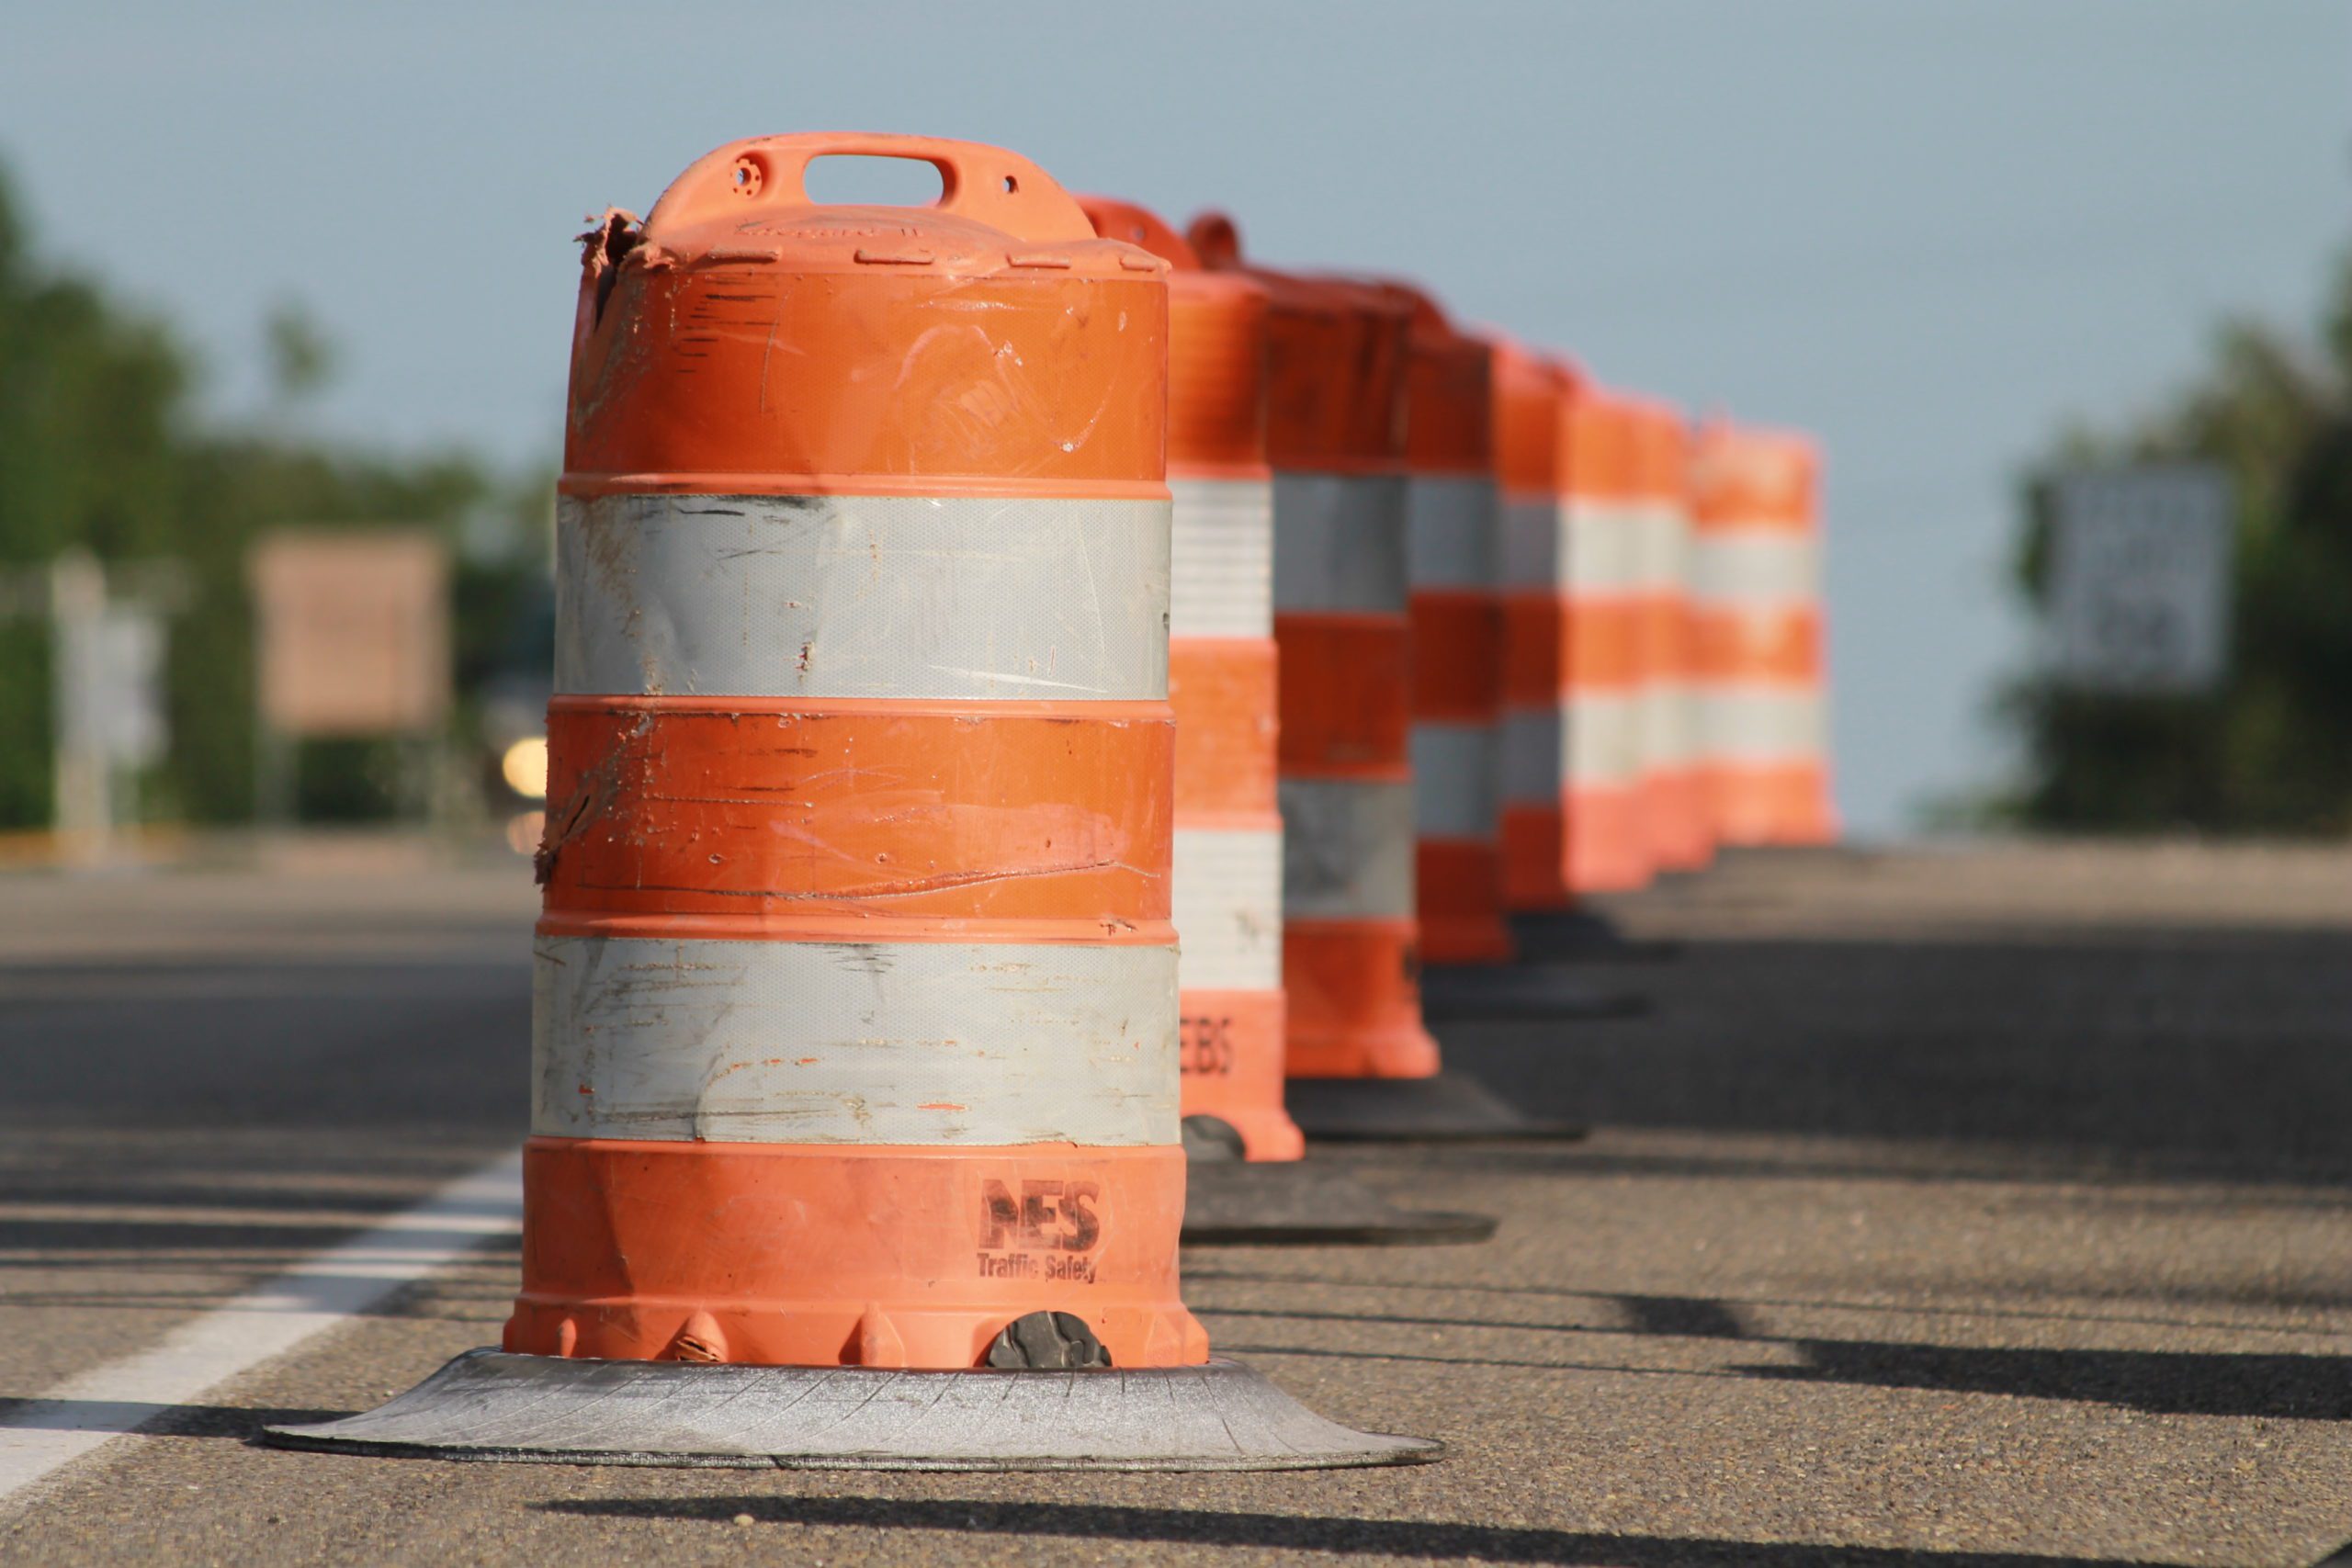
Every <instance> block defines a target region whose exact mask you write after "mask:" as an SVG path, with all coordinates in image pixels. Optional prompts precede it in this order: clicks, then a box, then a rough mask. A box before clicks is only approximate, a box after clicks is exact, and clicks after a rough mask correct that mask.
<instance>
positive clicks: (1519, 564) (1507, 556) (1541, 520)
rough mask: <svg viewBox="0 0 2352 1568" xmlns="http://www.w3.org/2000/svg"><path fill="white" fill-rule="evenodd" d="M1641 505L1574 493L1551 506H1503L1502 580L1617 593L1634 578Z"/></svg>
mask: <svg viewBox="0 0 2352 1568" xmlns="http://www.w3.org/2000/svg"><path fill="white" fill-rule="evenodd" d="M1641 527H1642V508H1640V507H1637V506H1628V505H1625V504H1623V503H1622V502H1613V501H1610V502H1594V501H1585V500H1582V499H1579V498H1577V497H1575V496H1570V497H1568V498H1566V500H1563V501H1560V502H1555V503H1554V504H1552V505H1548V506H1546V505H1537V504H1534V503H1532V502H1513V503H1512V504H1510V506H1507V507H1505V508H1504V509H1503V581H1504V582H1505V583H1506V584H1508V585H1510V586H1512V587H1520V588H1553V589H1556V590H1558V591H1559V592H1561V593H1562V594H1564V595H1566V594H1574V595H1577V596H1582V595H1585V594H1590V593H1615V592H1622V591H1623V590H1624V589H1625V588H1626V587H1628V586H1629V585H1631V584H1632V582H1633V581H1634V558H1635V554H1636V546H1635V542H1634V541H1635V536H1636V535H1637V534H1638V533H1639V532H1640V530H1641Z"/></svg>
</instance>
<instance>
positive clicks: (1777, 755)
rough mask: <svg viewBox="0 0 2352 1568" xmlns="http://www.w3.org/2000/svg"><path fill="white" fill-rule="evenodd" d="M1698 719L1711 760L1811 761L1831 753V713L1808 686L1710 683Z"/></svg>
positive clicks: (1706, 754)
mask: <svg viewBox="0 0 2352 1568" xmlns="http://www.w3.org/2000/svg"><path fill="white" fill-rule="evenodd" d="M1698 718H1699V726H1698V728H1699V746H1700V750H1701V753H1702V756H1703V757H1704V758H1705V759H1706V760H1707V761H1717V762H1748V763H1756V762H1812V761H1819V760H1820V759H1821V758H1822V757H1823V756H1825V755H1826V753H1827V750H1828V739H1829V736H1828V715H1827V713H1826V710H1825V706H1824V704H1823V703H1822V700H1821V694H1820V692H1818V691H1817V690H1815V688H1813V687H1810V686H1789V685H1719V686H1709V687H1706V688H1704V689H1702V691H1701V692H1700V694H1699V701H1698Z"/></svg>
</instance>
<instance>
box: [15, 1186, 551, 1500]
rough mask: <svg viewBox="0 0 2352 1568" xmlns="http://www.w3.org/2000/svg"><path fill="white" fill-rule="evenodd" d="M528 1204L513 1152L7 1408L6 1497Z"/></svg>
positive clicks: (419, 1272)
mask: <svg viewBox="0 0 2352 1568" xmlns="http://www.w3.org/2000/svg"><path fill="white" fill-rule="evenodd" d="M522 1209H523V1175H522V1156H520V1155H519V1154H516V1155H508V1156H504V1157H503V1158H501V1159H499V1160H497V1161H495V1162H494V1163H492V1164H490V1165H487V1166H484V1167H482V1168H481V1169H480V1170H477V1171H475V1172H474V1173H473V1174H472V1175H470V1176H465V1177H460V1178H459V1179H457V1180H455V1181H453V1182H451V1183H449V1185H447V1187H444V1188H442V1189H441V1190H439V1191H438V1192H435V1194H434V1195H433V1196H432V1197H431V1198H429V1199H427V1200H426V1201H424V1202H422V1203H419V1204H418V1205H416V1206H415V1207H414V1208H413V1209H407V1210H403V1211H402V1212H401V1213H398V1214H394V1215H392V1216H391V1217H390V1218H389V1219H387V1220H385V1221H384V1222H383V1223H382V1224H378V1225H375V1226H373V1227H372V1228H370V1229H368V1230H366V1231H362V1232H361V1233H360V1234H359V1235H355V1236H353V1237H352V1238H351V1239H350V1240H349V1241H346V1242H345V1243H344V1244H343V1245H341V1246H340V1247H331V1248H329V1249H328V1250H327V1251H325V1252H322V1253H320V1254H319V1255H318V1256H317V1257H315V1258H312V1259H311V1261H309V1262H308V1263H305V1264H303V1265H302V1266H301V1267H300V1268H299V1269H290V1270H288V1272H286V1273H284V1274H280V1275H278V1276H277V1278H276V1279H274V1280H269V1281H268V1282H267V1283H266V1284H264V1285H262V1286H261V1287H260V1288H259V1289H257V1290H255V1291H253V1292H249V1293H248V1294H245V1295H242V1296H239V1297H237V1298H236V1299H235V1300H234V1301H232V1302H229V1303H225V1304H223V1305H221V1306H220V1307H218V1308H216V1309H214V1310H213V1311H211V1312H209V1313H206V1314H204V1315H202V1316H201V1317H198V1318H195V1319H192V1320H191V1321H189V1322H187V1323H184V1324H181V1325H179V1326H178V1327H176V1328H175V1329H173V1330H172V1331H171V1332H170V1333H169V1334H167V1335H165V1336H164V1338H163V1340H162V1341H161V1342H160V1343H159V1344H157V1345H156V1346H155V1347H154V1348H153V1349H149V1350H142V1351H141V1352H140V1353H139V1354H137V1355H135V1356H127V1357H125V1358H123V1359H121V1360H119V1361H111V1362H108V1363H107V1365H105V1366H102V1367H96V1368H93V1369H92V1370H90V1371H86V1372H83V1373H81V1374H80V1375H78V1376H76V1377H71V1378H68V1379H66V1380H65V1381H64V1382H62V1383H59V1384H58V1385H57V1386H56V1387H54V1388H51V1389H50V1390H48V1391H47V1392H45V1393H42V1394H41V1395H40V1398H38V1399H36V1400H34V1401H33V1402H32V1403H30V1404H25V1405H20V1406H19V1407H17V1409H15V1410H12V1411H9V1412H7V1413H6V1415H0V1499H6V1498H7V1497H9V1496H11V1495H14V1494H15V1493H17V1492H19V1491H22V1490H23V1489H24V1488H25V1487H27V1486H29V1485H31V1484H32V1483H35V1482H37V1481H40V1479H41V1478H43V1477H44V1476H47V1475H50V1474H51V1473H52V1472H55V1471H56V1470H57V1469H58V1468H59V1467H60V1466H62V1465H65V1464H69V1463H71V1462H72V1461H74V1460H76V1459H79V1458H81V1457H82V1455H84V1454H85V1453H88V1452H89V1451H90V1450H93V1449H95V1448H96V1447H97V1446H98V1445H99V1444H101V1443H103V1442H105V1441H107V1439H108V1438H115V1437H119V1436H120V1435H121V1434H123V1433H125V1432H128V1431H130V1430H132V1429H133V1428H135V1427H139V1426H140V1425H141V1424H142V1423H144V1422H147V1421H152V1420H153V1419H154V1418H155V1417H156V1416H160V1415H162V1414H164V1412H165V1411H167V1410H170V1409H171V1408H173V1407H174V1406H175V1405H181V1404H194V1403H196V1402H197V1401H198V1398H199V1397H200V1396H201V1395H203V1394H204V1393H206V1391H208V1390H209V1389H213V1388H217V1387H219V1386H220V1384H222V1383H225V1382H228V1381H229V1380H230V1379H232V1378H234V1377H236V1376H238V1375H239V1374H240V1373H243V1372H246V1371H251V1370H252V1369H253V1368H254V1367H257V1366H259V1365H261V1363H263V1362H264V1361H266V1360H268V1359H271V1358H272V1357H274V1356H281V1355H284V1354H285V1353H286V1352H287V1351H288V1350H291V1349H293V1348H295V1347H296V1346H298V1345H300V1344H301V1343H302V1342H303V1341H304V1340H306V1339H309V1338H310V1337H311V1336H312V1335H315V1334H318V1333H320V1332H322V1331H323V1330H325V1329H329V1328H333V1327H334V1326H335V1325H337V1324H339V1323H342V1322H345V1320H346V1319H349V1318H351V1317H353V1316H356V1314H360V1313H364V1312H366V1311H368V1309H369V1308H370V1307H372V1306H374V1305H376V1303H379V1302H381V1301H382V1300H384V1299H385V1298H386V1297H387V1296H390V1294H392V1293H393V1292H395V1291H398V1290H400V1289H401V1287H402V1286H404V1285H409V1284H413V1283H414V1282H415V1281H417V1280H422V1279H424V1277H425V1276H426V1275H428V1274H432V1273H435V1272H437V1271H438V1270H440V1269H446V1268H447V1267H448V1266H449V1265H451V1264H453V1263H456V1262H458V1261H459V1260H460V1259H462V1258H465V1256H466V1255H467V1254H468V1253H469V1252H472V1251H473V1250H474V1249H475V1248H476V1247H480V1246H481V1243H482V1239H483V1237H484V1236H485V1235H503V1234H509V1233H512V1232H515V1231H517V1230H519V1229H520V1228H521V1225H522Z"/></svg>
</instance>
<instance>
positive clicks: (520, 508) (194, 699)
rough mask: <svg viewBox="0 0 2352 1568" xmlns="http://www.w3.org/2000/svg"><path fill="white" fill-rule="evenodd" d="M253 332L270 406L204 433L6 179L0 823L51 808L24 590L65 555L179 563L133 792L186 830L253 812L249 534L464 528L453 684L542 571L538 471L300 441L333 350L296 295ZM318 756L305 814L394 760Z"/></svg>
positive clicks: (336, 805)
mask: <svg viewBox="0 0 2352 1568" xmlns="http://www.w3.org/2000/svg"><path fill="white" fill-rule="evenodd" d="M264 342H265V349H266V355H267V357H268V361H269V364H268V368H269V370H270V374H271V380H272V389H273V398H274V404H273V415H274V417H272V418H271V419H270V420H268V421H267V422H266V423H265V424H264V425H263V426H261V427H258V428H255V429H249V430H237V429H228V430H223V429H220V428H215V427H209V426H208V425H206V424H205V423H202V422H201V421H200V420H199V418H198V410H197V407H196V398H195V381H196V378H195V374H194V366H193V362H192V360H191V358H190V356H189V355H188V354H187V350H186V349H185V348H184V347H183V346H182V345H181V344H179V343H178V342H177V341H176V340H175V338H174V337H173V335H172V333H170V332H169V330H168V329H167V328H166V327H165V326H164V325H163V324H162V323H160V322H157V321H153V320H150V319H147V318H145V317H142V316H141V315H139V314H137V313H135V312H132V311H129V310H125V309H123V308H122V307H121V306H119V305H118V304H116V303H114V302H113V301H111V300H109V299H107V297H106V295H105V293H104V291H103V290H102V289H101V288H99V286H98V285H97V284H96V283H95V282H94V281H92V280H91V279H89V278H86V277H83V276H77V275H75V274H74V273H72V272H70V271H65V270H61V269H56V268H50V267H44V266H43V265H41V264H40V262H39V261H38V260H37V259H36V257H35V255H34V254H33V250H32V246H31V243H30V239H29V236H28V231H27V226H26V224H25V222H24V220H23V218H22V216H21V212H20V209H19V208H18V207H17V204H16V203H15V202H14V201H13V200H12V198H11V193H10V191H9V189H8V187H7V184H6V178H5V173H4V172H0V473H5V474H6V475H7V476H8V483H7V484H6V485H5V486H0V574H6V582H7V583H9V584H10V585H12V586H13V587H16V588H17V589H18V590H20V591H19V592H14V593H12V594H11V595H10V596H9V601H8V603H9V604H10V605H11V606H12V607H13V608H14V609H15V610H16V612H17V613H15V614H10V615H0V828H21V827H31V826H37V825H40V824H41V823H44V822H46V821H47V820H48V819H49V816H50V790H51V779H50V755H51V752H50V736H51V713H50V706H51V695H50V669H49V645H48V626H47V623H46V621H45V619H44V618H43V617H42V616H40V615H38V614H36V613H31V612H32V610H33V609H34V608H35V607H36V606H35V604H34V603H33V601H35V600H36V599H37V595H35V594H34V593H32V592H31V591H30V589H29V584H30V583H31V582H32V581H34V580H35V576H36V574H37V572H38V570H39V569H40V567H41V566H43V565H44V564H45V563H46V562H48V561H49V560H50V559H51V558H53V557H54V556H55V555H56V554H57V553H58V552H59V551H60V550H62V549H64V548H66V547H72V546H80V547H85V548H86V549H88V550H89V551H90V552H91V553H92V554H94V555H96V557H98V558H99V559H100V560H102V561H108V562H122V561H129V560H152V559H171V560H175V561H177V562H179V563H181V566H182V568H183V570H185V572H186V573H187V579H188V581H189V586H190V588H191V591H192V592H191V594H190V596H189V598H188V601H187V604H186V605H185V606H184V607H183V608H182V609H181V610H180V611H179V612H178V613H177V614H175V615H174V616H173V617H172V620H171V623H170V655H169V659H168V660H167V681H168V691H167V697H166V702H167V707H168V711H169V716H170V721H171V748H170V752H169V755H168V756H167V758H166V759H165V761H164V762H163V763H162V764H161V765H160V766H159V767H158V768H156V769H155V770H154V771H153V775H152V776H151V777H149V778H148V779H146V780H144V781H142V784H143V788H142V796H143V798H144V799H145V801H146V803H147V813H148V815H150V816H152V817H157V818H167V819H185V820H190V821H197V822H228V821H235V820H240V819H243V818H248V817H249V816H250V815H251V814H252V811H253V807H254V711H253V710H254V694H253V687H254V672H253V630H252V614H251V605H250V602H249V599H248V595H247V589H246V583H245V575H244V570H245V569H244V563H245V552H246V549H247V547H248V546H249V545H250V544H251V543H252V541H253V538H254V536H255V535H256V534H258V533H260V532H263V531H265V530H266V529H270V528H274V527H280V526H293V525H300V526H306V527H307V526H325V527H333V526H339V525H355V526H356V525H369V524H385V523H404V524H424V525H430V526H433V527H435V528H437V529H440V530H441V531H442V532H443V533H444V534H445V536H447V537H448V538H449V539H450V540H451V541H452V543H453V545H455V544H456V543H458V541H460V540H468V541H473V542H474V547H471V548H469V549H465V550H461V551H458V552H457V567H456V572H455V576H456V585H455V597H456V604H455V606H454V609H455V613H456V616H457V633H456V635H457V641H458V660H459V670H460V675H461V678H464V679H479V678H480V677H481V672H482V670H483V659H484V654H483V651H482V650H484V649H494V648H498V647H501V646H503V645H504V644H505V642H506V641H507V640H508V637H507V634H506V631H505V629H504V628H505V626H506V624H507V623H508V622H509V621H511V620H512V619H513V617H514V616H515V615H516V614H517V613H518V611H517V606H518V605H521V604H524V603H525V602H526V600H527V598H528V596H529V592H530V590H531V585H532V584H533V583H534V582H535V581H537V579H538V578H539V577H541V576H543V575H544V572H545V570H546V564H545V563H546V556H545V545H544V541H543V540H540V541H537V543H536V545H535V544H534V541H533V536H532V529H531V526H530V520H531V519H533V518H536V517H537V516H538V515H540V514H542V513H544V511H545V506H546V502H545V499H544V498H545V493H546V485H545V479H544V476H539V475H533V476H530V477H529V478H528V479H526V480H523V481H516V482H502V481H501V479H499V477H498V476H496V475H493V474H492V473H491V472H490V471H489V470H488V469H486V468H484V467H483V466H482V465H481V463H480V462H478V461H476V460H475V459H474V458H472V457H469V456H466V455H464V454H462V453H445V454H435V455H428V456H424V457H387V456H382V455H377V454H367V453H355V452H351V451H346V450H343V449H340V448H338V447H336V446H333V445H331V444H329V443H326V442H324V441H322V440H316V439H310V438H305V437H301V436H299V435H296V434H292V433H291V427H290V426H289V425H288V423H286V422H285V420H284V418H283V416H284V414H285V413H286V412H287V411H288V409H290V407H291V406H292V405H294V404H295V403H297V402H299V401H300V400H303V399H305V398H308V397H311V396H313V395H315V394H316V393H317V392H318V391H319V390H320V389H322V387H323V386H324V385H325V384H326V382H327V380H328V379H329V378H330V377H331V375H332V373H333V368H334V349H333V345H332V344H330V343H329V342H328V340H327V339H326V338H325V337H324V335H323V334H322V333H320V332H319V330H318V329H317V328H316V327H315V326H313V325H312V324H311V321H310V319H309V318H308V317H307V316H306V315H304V314H303V313H302V311H301V310H300V307H299V306H297V305H293V304H290V303H289V304H282V305H280V306H279V307H277V309H276V310H274V311H273V312H272V314H271V316H270V318H269V320H268V321H266V322H265V323H264ZM485 517H487V518H488V519H489V520H490V525H489V528H488V530H487V536H488V537H490V538H492V539H493V540H498V541H511V542H510V543H507V544H504V545H502V546H501V547H497V548H492V549H487V550H485V549H483V548H481V547H480V544H479V541H480V540H481V538H482V537H484V536H485V527H484V525H483V519H484V518H485ZM462 711H463V710H462V707H461V713H462ZM330 750H333V749H330ZM346 750H347V749H346ZM319 761H320V762H321V763H322V764H325V766H323V767H322V769H321V770H319V771H320V773H321V774H322V782H323V783H324V791H323V795H321V794H320V793H319V792H318V791H316V790H313V789H311V788H309V787H306V789H305V804H306V806H308V807H311V808H313V809H315V810H317V811H318V812H319V813H320V814H322V815H332V816H345V817H347V816H355V815H376V814H380V812H381V811H382V810H384V809H389V806H390V793H389V784H388V783H387V782H386V780H385V779H384V778H383V777H381V776H379V775H380V774H382V773H386V772H387V770H383V769H377V768H374V767H373V765H372V763H371V762H370V761H368V758H367V757H366V755H365V754H362V755H361V756H360V759H359V761H356V762H353V761H350V760H349V759H348V758H346V757H345V756H344V755H343V753H342V752H340V751H338V752H335V754H334V755H333V756H327V755H322V757H321V758H320V759H319ZM336 780H340V781H341V782H340V783H336V782H331V781H336Z"/></svg>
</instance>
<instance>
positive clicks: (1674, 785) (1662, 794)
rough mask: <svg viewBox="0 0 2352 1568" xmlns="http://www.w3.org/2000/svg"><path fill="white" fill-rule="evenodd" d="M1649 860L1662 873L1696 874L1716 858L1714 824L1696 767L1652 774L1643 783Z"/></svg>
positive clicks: (1685, 767) (1703, 785)
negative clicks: (1694, 872) (1691, 872)
mask: <svg viewBox="0 0 2352 1568" xmlns="http://www.w3.org/2000/svg"><path fill="white" fill-rule="evenodd" d="M1642 795H1643V797H1644V822H1645V827H1646V828H1647V829H1648V839H1649V847H1650V858H1651V860H1653V861H1654V862H1656V863H1657V869H1658V870H1660V871H1697V870H1700V869H1701V868H1702V867H1703V866H1705V865H1706V864H1707V863H1708V862H1709V861H1711V860H1713V858H1714V853H1715V844H1714V823H1713V816H1712V814H1711V812H1710V811H1709V809H1708V805H1707V794H1706V786H1705V784H1704V782H1703V780H1702V778H1701V775H1700V770H1699V768H1698V767H1697V766H1696V765H1690V766H1684V767H1679V768H1674V769H1670V770H1665V771H1661V772H1657V773H1651V774H1650V775H1649V776H1648V777H1646V778H1645V779H1644V780H1643V781H1642Z"/></svg>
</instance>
